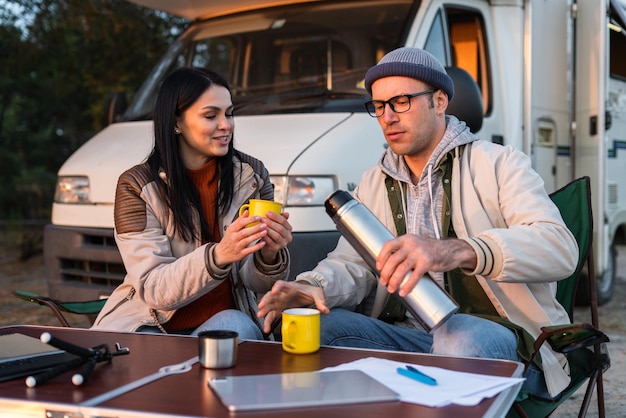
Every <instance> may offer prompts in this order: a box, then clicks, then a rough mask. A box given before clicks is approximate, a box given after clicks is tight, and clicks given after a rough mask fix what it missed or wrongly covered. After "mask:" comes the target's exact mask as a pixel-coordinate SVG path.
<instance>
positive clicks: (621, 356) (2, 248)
mask: <svg viewBox="0 0 626 418" xmlns="http://www.w3.org/2000/svg"><path fill="white" fill-rule="evenodd" d="M617 273H618V283H617V285H616V292H615V294H614V296H613V298H612V300H611V301H610V302H609V303H607V304H605V305H604V306H602V307H600V326H601V328H602V329H603V330H604V331H605V332H606V333H607V334H608V335H609V337H610V339H611V342H610V343H609V344H608V349H609V354H610V357H611V363H612V365H611V368H610V369H609V370H608V371H607V372H606V374H605V375H604V392H605V398H606V410H607V417H611V418H621V417H626V396H625V395H626V373H624V371H625V370H626V369H625V368H624V367H625V366H624V363H625V360H626V321H624V318H625V317H626V299H625V298H624V296H625V295H626V250H624V251H620V253H619V257H618V268H617ZM13 289H21V290H28V291H31V292H36V293H41V294H46V291H47V290H46V281H45V273H44V268H43V257H42V255H41V254H35V255H33V256H31V257H30V258H28V259H27V260H25V261H20V251H19V250H17V249H16V248H15V246H13V245H10V244H7V242H6V240H5V241H3V240H2V239H0V306H2V309H1V312H2V314H1V315H0V326H4V325H15V324H33V325H55V326H58V325H59V323H58V322H57V320H56V318H55V317H54V315H53V314H52V313H51V311H50V310H49V309H48V308H46V307H41V306H38V305H35V304H31V303H28V302H25V301H21V300H18V299H16V298H15V297H13V296H12V295H11V293H10V292H11V290H13ZM574 319H575V321H589V320H590V319H589V315H588V308H582V307H579V308H576V313H575V318H574ZM68 320H69V322H70V323H71V324H72V325H73V326H76V327H88V326H89V325H90V324H89V321H88V320H87V319H86V318H84V317H81V316H75V315H69V316H68ZM583 396H584V392H583V389H582V388H581V390H579V392H577V393H576V394H575V395H574V396H573V397H572V398H570V399H569V400H568V401H566V403H565V404H564V405H563V406H562V407H561V408H560V409H559V410H558V412H557V413H555V414H553V417H567V418H569V417H576V416H577V415H578V414H577V409H578V407H579V405H580V402H581V400H582V398H583ZM595 399H596V398H595V396H594V400H593V401H592V402H593V403H592V405H591V407H590V412H589V414H588V415H587V416H588V417H597V416H598V414H597V409H596V406H595V405H596V404H595V402H596V401H595Z"/></svg>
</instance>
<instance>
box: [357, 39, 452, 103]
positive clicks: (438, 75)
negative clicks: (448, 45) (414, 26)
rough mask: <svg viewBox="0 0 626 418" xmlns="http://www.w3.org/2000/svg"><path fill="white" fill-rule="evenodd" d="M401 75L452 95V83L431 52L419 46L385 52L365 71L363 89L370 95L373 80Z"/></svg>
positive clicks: (449, 98) (449, 95)
mask: <svg viewBox="0 0 626 418" xmlns="http://www.w3.org/2000/svg"><path fill="white" fill-rule="evenodd" d="M390 76H403V77H411V78H415V79H416V80H420V81H423V82H424V83H427V84H430V85H431V86H433V87H436V88H438V89H441V90H443V91H445V92H446V93H447V94H448V101H450V100H452V96H454V83H453V82H452V79H451V78H450V76H449V75H448V73H446V70H445V69H444V68H443V65H441V63H440V62H439V60H438V59H437V58H435V56H434V55H433V54H431V53H430V52H428V51H424V50H423V49H419V48H408V47H403V48H398V49H394V50H393V51H391V52H389V53H387V54H386V55H385V56H384V57H382V59H381V60H380V61H379V62H378V64H376V65H374V66H373V67H371V68H370V69H369V70H367V73H365V89H366V90H367V92H368V93H369V94H370V95H371V94H372V84H373V83H374V81H376V80H378V79H379V78H383V77H390Z"/></svg>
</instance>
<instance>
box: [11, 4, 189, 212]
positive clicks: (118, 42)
mask: <svg viewBox="0 0 626 418" xmlns="http://www.w3.org/2000/svg"><path fill="white" fill-rule="evenodd" d="M187 23H188V22H187V21H185V20H184V19H180V18H175V17H172V16H169V15H167V14H165V13H160V12H156V11H153V10H149V9H146V8H143V7H140V6H136V5H134V4H132V3H129V2H127V1H124V0H0V184H1V185H2V186H1V187H0V222H1V223H4V224H6V223H22V222H24V221H30V222H32V221H33V220H35V221H37V220H39V221H43V220H48V219H49V217H50V209H51V205H52V199H53V196H54V187H55V182H56V172H57V171H58V169H59V168H60V166H61V164H62V163H63V161H65V159H67V157H68V156H69V155H70V154H71V153H72V152H73V151H74V150H76V149H77V148H78V147H79V146H80V145H81V144H83V143H84V142H85V141H86V140H87V139H89V138H90V137H91V136H93V135H94V134H95V133H96V132H97V131H99V130H100V129H102V128H103V120H102V119H103V106H104V104H105V102H106V101H107V98H108V97H109V96H110V95H111V94H112V93H114V92H124V93H126V95H127V97H128V100H129V101H130V100H132V96H133V93H134V92H135V91H136V90H137V89H138V88H139V87H140V85H141V83H142V81H143V79H144V77H145V76H146V75H147V73H148V72H149V71H150V69H151V68H152V67H153V66H154V65H155V64H156V62H157V61H158V59H159V58H160V57H161V55H162V54H163V53H165V51H166V49H167V47H168V45H169V44H170V43H171V41H172V40H173V39H174V38H175V37H177V36H178V35H179V34H180V32H181V31H182V30H183V29H184V27H185V26H186V25H187Z"/></svg>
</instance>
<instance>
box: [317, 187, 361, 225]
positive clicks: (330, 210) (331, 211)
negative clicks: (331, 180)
mask: <svg viewBox="0 0 626 418" xmlns="http://www.w3.org/2000/svg"><path fill="white" fill-rule="evenodd" d="M353 199H354V198H353V197H352V195H351V194H350V193H348V192H346V191H345V190H336V191H335V192H333V194H331V195H330V196H329V197H328V199H326V202H324V207H326V213H327V214H328V216H330V217H331V218H334V217H335V215H336V214H337V211H338V210H339V208H341V207H342V206H343V205H345V204H346V203H348V202H350V201H351V200H353Z"/></svg>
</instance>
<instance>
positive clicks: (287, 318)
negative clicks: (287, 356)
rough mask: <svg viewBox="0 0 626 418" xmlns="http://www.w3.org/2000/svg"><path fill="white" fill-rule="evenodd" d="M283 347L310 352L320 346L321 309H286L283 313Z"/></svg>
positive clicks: (294, 351)
mask: <svg viewBox="0 0 626 418" xmlns="http://www.w3.org/2000/svg"><path fill="white" fill-rule="evenodd" d="M282 322H283V324H282V326H281V331H282V339H283V349H284V350H285V351H287V352H288V353H294V354H308V353H314V352H316V351H317V350H319V348H320V311H318V310H317V309H312V308H290V309H285V310H284V311H283V315H282Z"/></svg>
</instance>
